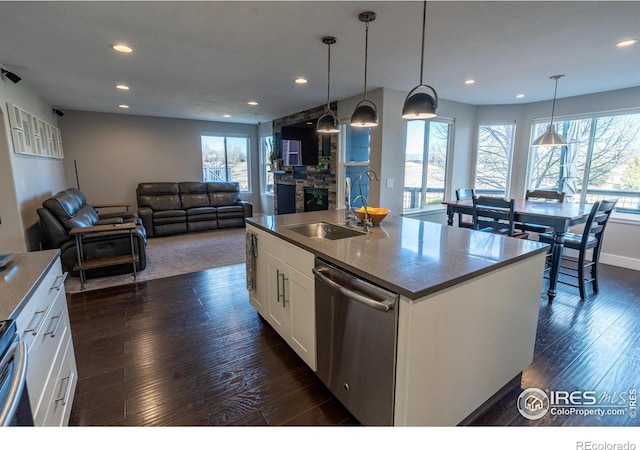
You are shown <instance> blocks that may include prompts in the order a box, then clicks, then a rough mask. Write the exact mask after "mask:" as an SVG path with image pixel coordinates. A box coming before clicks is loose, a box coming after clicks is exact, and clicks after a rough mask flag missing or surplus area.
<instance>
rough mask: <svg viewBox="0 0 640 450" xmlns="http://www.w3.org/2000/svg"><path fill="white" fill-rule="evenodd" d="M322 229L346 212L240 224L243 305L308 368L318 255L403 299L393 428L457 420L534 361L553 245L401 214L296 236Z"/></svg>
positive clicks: (259, 219) (268, 218)
mask: <svg viewBox="0 0 640 450" xmlns="http://www.w3.org/2000/svg"><path fill="white" fill-rule="evenodd" d="M317 222H324V223H329V224H335V225H342V224H343V223H344V211H341V210H337V211H319V212H309V213H301V214H288V215H279V216H260V215H256V216H255V217H253V218H251V219H247V233H248V234H249V235H250V236H255V240H254V241H251V239H248V241H247V242H248V246H251V245H252V246H253V247H255V248H254V249H253V254H254V255H256V256H255V257H254V261H250V259H248V262H247V267H248V269H247V270H248V286H249V287H250V301H251V303H252V304H253V305H254V307H255V308H256V309H257V310H258V312H259V313H260V314H261V315H262V316H263V317H265V319H266V320H267V321H268V322H269V323H270V324H271V325H272V326H273V327H274V328H275V329H276V331H278V332H279V333H280V334H281V335H282V336H283V337H284V338H285V340H286V341H287V342H288V343H289V345H291V347H292V348H293V349H294V350H295V351H296V352H297V353H298V354H299V355H300V356H301V357H302V359H303V360H305V362H306V363H307V364H308V365H309V366H310V367H311V368H312V369H313V370H314V371H315V370H316V369H317V368H316V342H315V336H316V329H315V298H314V275H313V268H314V265H315V259H316V258H319V259H321V260H323V261H326V262H328V263H331V264H333V265H335V266H337V267H339V268H341V269H344V270H345V271H348V272H349V273H352V274H353V275H355V276H357V277H360V278H362V279H363V280H366V281H368V282H370V283H373V284H375V285H377V286H380V287H382V288H384V289H387V290H389V291H392V292H395V293H397V294H399V303H398V307H397V309H398V311H397V313H398V319H397V343H396V354H395V374H394V376H395V380H394V383H395V384H394V386H395V387H394V389H395V393H394V398H393V402H394V406H393V411H394V413H393V424H394V425H409V426H421V425H422V426H424V425H428V426H431V425H437V426H451V425H457V424H460V423H462V422H464V421H465V419H467V418H468V417H469V416H470V415H471V414H472V413H474V411H476V410H477V409H478V408H479V407H481V406H482V404H483V403H485V402H486V401H487V400H489V399H490V398H491V397H492V396H493V395H494V394H496V393H497V392H498V391H500V389H502V388H503V387H504V386H505V385H508V384H509V383H510V382H511V381H512V380H513V379H514V378H515V377H517V376H518V375H519V373H520V372H521V371H522V370H523V369H524V368H525V367H526V366H527V365H528V364H530V363H531V361H532V359H533V351H534V343H535V337H536V327H537V319H538V307H539V303H540V297H541V290H542V280H543V270H544V259H545V254H546V251H547V249H548V246H546V245H543V244H539V243H537V242H533V241H527V240H522V239H513V238H505V237H502V236H497V235H492V234H490V233H483V232H479V231H473V230H468V229H461V228H454V227H447V226H443V225H439V224H435V223H430V222H425V221H420V220H415V219H410V218H403V217H397V216H389V217H387V218H386V219H385V221H384V222H383V223H382V224H381V226H374V227H372V228H371V230H370V232H369V234H359V233H357V234H356V235H355V236H353V237H346V238H341V239H336V240H331V239H324V238H318V237H307V236H305V235H303V234H300V233H299V232H296V231H295V230H294V229H293V227H294V226H295V225H299V224H306V223H317ZM352 228H354V229H355V230H360V231H361V230H362V227H358V226H356V227H352ZM250 242H253V244H250ZM248 256H249V251H248ZM285 279H286V283H285ZM315 282H316V283H317V281H315ZM371 376H372V377H376V374H375V373H372V374H371Z"/></svg>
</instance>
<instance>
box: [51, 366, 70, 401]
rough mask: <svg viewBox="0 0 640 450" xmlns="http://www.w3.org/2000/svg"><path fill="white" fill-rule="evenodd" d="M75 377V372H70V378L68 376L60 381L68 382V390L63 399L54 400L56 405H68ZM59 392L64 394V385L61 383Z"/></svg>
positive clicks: (65, 391)
mask: <svg viewBox="0 0 640 450" xmlns="http://www.w3.org/2000/svg"><path fill="white" fill-rule="evenodd" d="M74 375H75V373H74V372H70V373H69V376H66V377H64V378H61V379H60V381H62V382H64V381H65V380H67V388H66V389H65V390H64V395H63V396H62V397H58V398H56V399H55V400H54V401H55V402H56V403H58V402H62V405H63V406H64V405H66V404H67V401H68V400H69V395H71V387H72V386H73V376H74ZM58 392H62V383H60V390H59V391H58Z"/></svg>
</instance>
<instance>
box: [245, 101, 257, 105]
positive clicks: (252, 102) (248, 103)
mask: <svg viewBox="0 0 640 450" xmlns="http://www.w3.org/2000/svg"><path fill="white" fill-rule="evenodd" d="M247 105H251V106H257V105H258V102H254V101H253V100H251V101H250V102H247Z"/></svg>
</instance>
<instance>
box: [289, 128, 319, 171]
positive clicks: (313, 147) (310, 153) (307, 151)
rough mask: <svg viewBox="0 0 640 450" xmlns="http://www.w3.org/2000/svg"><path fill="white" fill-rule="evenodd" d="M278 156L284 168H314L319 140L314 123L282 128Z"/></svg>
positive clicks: (316, 162) (316, 161)
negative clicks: (280, 157)
mask: <svg viewBox="0 0 640 450" xmlns="http://www.w3.org/2000/svg"><path fill="white" fill-rule="evenodd" d="M280 150H281V151H280V155H281V156H282V160H283V164H284V165H285V166H315V165H317V164H318V161H319V158H318V156H319V154H320V138H319V136H318V134H317V132H316V121H315V120H314V121H309V122H302V123H298V124H294V125H289V126H286V127H282V129H281V131H280Z"/></svg>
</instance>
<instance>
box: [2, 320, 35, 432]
mask: <svg viewBox="0 0 640 450" xmlns="http://www.w3.org/2000/svg"><path fill="white" fill-rule="evenodd" d="M0 426H5V427H6V426H33V415H32V412H31V405H30V402H29V393H28V391H27V348H26V345H25V343H24V342H23V341H21V340H20V338H19V336H18V334H17V333H16V324H15V322H14V321H13V320H5V321H0Z"/></svg>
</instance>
